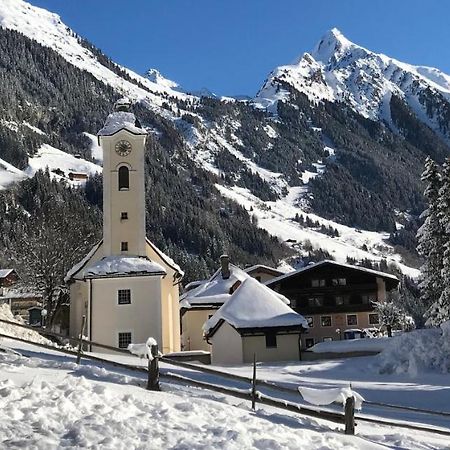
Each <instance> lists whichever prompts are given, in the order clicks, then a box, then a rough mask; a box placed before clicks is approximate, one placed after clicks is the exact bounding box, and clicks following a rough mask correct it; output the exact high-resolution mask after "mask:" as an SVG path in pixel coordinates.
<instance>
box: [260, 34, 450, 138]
mask: <svg viewBox="0 0 450 450" xmlns="http://www.w3.org/2000/svg"><path fill="white" fill-rule="evenodd" d="M284 83H287V84H289V85H290V86H292V87H293V88H294V89H296V90H297V91H299V92H302V93H304V94H306V95H307V96H308V98H309V99H310V100H311V101H313V102H317V101H321V100H328V101H331V102H337V101H339V102H344V103H346V104H348V105H349V106H351V107H352V108H353V109H354V110H355V111H356V112H358V113H359V114H361V115H363V116H364V117H367V118H370V119H373V120H385V121H386V122H387V123H388V124H392V120H391V118H390V108H389V105H390V100H391V97H392V95H396V96H398V97H400V98H401V99H404V101H405V102H406V103H407V104H408V105H409V107H410V108H411V109H412V110H413V111H414V113H415V114H416V115H417V117H418V118H419V119H420V120H422V121H423V122H424V123H426V124H427V125H429V126H430V127H431V128H433V129H434V130H436V131H438V132H439V133H440V134H442V135H444V136H445V137H446V138H447V139H449V140H450V123H449V121H450V76H449V75H447V74H445V73H443V72H441V71H440V70H438V69H435V68H432V67H425V66H413V65H410V64H406V63H403V62H400V61H398V60H396V59H394V58H391V57H389V56H386V55H383V54H381V53H375V52H372V51H370V50H367V49H366V48H364V47H361V46H359V45H357V44H354V43H353V42H350V41H349V40H348V39H347V38H346V37H345V36H344V35H343V34H342V33H341V32H340V31H339V30H338V29H336V28H334V29H332V30H330V31H329V32H327V33H326V34H325V35H324V36H323V37H322V39H320V41H319V42H318V43H317V45H316V46H315V47H314V49H313V51H312V52H311V53H305V54H303V55H302V56H301V57H300V58H299V59H298V61H296V62H295V63H294V64H292V65H285V66H280V67H278V68H276V69H275V70H274V71H273V72H272V73H271V74H270V76H269V78H268V79H267V80H266V81H265V83H264V85H263V86H262V88H261V90H260V91H259V92H258V94H257V96H256V98H255V102H256V103H257V104H258V105H259V106H262V107H272V108H273V107H274V105H275V104H276V102H278V100H280V99H284V98H286V96H287V92H286V90H285V89H284V86H283V84H284Z"/></svg>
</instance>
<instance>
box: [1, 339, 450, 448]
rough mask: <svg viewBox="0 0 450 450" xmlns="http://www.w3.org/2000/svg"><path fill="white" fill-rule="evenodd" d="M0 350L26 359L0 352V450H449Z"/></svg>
mask: <svg viewBox="0 0 450 450" xmlns="http://www.w3.org/2000/svg"><path fill="white" fill-rule="evenodd" d="M0 345H1V346H2V347H3V348H5V347H6V348H8V347H12V348H14V349H15V350H17V351H19V352H21V353H22V354H23V355H24V356H26V357H22V356H19V355H17V354H11V353H2V352H0V442H1V446H2V447H3V448H19V447H20V448H23V447H26V448H37V449H53V448H61V447H72V448H74V447H76V448H87V447H89V448H130V449H131V448H145V449H168V448H171V449H210V448H221V449H222V448H223V449H249V448H256V449H270V450H272V449H299V448H310V449H323V450H339V449H368V450H370V449H386V448H396V449H400V448H401V449H414V450H416V449H444V448H448V437H446V436H439V435H436V434H432V433H427V432H419V431H413V430H404V429H403V430H402V429H400V428H396V427H391V426H379V425H373V424H365V423H363V422H359V423H358V427H357V435H356V436H345V435H344V434H343V430H342V426H338V425H334V424H330V423H327V422H324V421H322V420H317V419H309V418H306V417H304V416H300V415H298V414H293V413H288V412H286V411H282V410H277V409H274V408H269V407H261V406H258V408H257V411H256V412H252V411H251V410H250V408H249V406H250V404H249V402H244V401H242V400H237V399H235V398H233V397H230V396H226V395H221V394H215V393H212V392H208V391H205V390H203V389H198V388H187V387H183V386H181V385H179V384H168V383H164V384H163V386H162V387H163V392H148V391H145V390H144V389H143V388H142V386H143V385H144V384H145V380H144V378H145V374H142V375H140V374H137V373H136V372H130V371H127V370H124V369H117V368H114V367H112V366H111V367H108V366H105V365H103V364H100V363H99V364H95V365H90V364H88V363H87V362H85V361H83V364H82V365H81V366H77V365H76V364H75V363H74V358H73V357H71V356H67V355H60V354H57V353H56V352H54V351H51V350H49V351H47V350H46V351H43V350H42V349H40V348H38V347H35V346H33V345H30V344H22V343H16V342H13V341H10V340H1V342H0ZM320 366H321V367H322V369H323V370H325V372H326V371H327V370H328V372H330V371H331V370H330V366H328V367H327V366H322V365H320ZM293 367H295V365H293V366H292V368H293ZM297 367H298V365H297ZM307 367H311V365H309V366H305V369H306V368H307ZM260 370H261V369H260ZM316 370H317V368H316ZM268 373H270V371H268ZM278 373H284V372H283V371H280V370H278ZM335 373H339V372H338V371H335ZM354 389H355V390H357V388H356V387H354Z"/></svg>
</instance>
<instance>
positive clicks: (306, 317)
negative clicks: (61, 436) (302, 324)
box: [305, 316, 314, 328]
mask: <svg viewBox="0 0 450 450" xmlns="http://www.w3.org/2000/svg"><path fill="white" fill-rule="evenodd" d="M305 319H306V322H308V327H309V328H312V327H313V326H314V317H311V316H305Z"/></svg>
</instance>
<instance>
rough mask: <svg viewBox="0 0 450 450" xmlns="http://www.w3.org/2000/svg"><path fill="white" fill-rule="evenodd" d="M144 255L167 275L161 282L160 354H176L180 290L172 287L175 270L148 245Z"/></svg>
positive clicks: (178, 345) (176, 286)
mask: <svg viewBox="0 0 450 450" xmlns="http://www.w3.org/2000/svg"><path fill="white" fill-rule="evenodd" d="M146 254H147V257H148V258H150V259H151V260H152V261H155V262H157V263H158V264H161V265H162V266H163V267H164V269H165V270H166V272H167V275H166V276H165V277H164V278H163V279H162V281H161V302H162V321H163V330H164V334H163V345H162V348H163V349H162V352H163V353H169V352H178V351H180V349H181V339H180V300H179V296H180V294H179V292H180V290H179V286H178V285H174V275H175V270H174V269H173V268H172V267H171V266H169V265H168V264H167V262H166V261H165V260H164V259H163V258H162V257H161V255H160V254H159V253H158V252H156V251H155V250H154V249H153V248H152V246H151V245H149V244H147V246H146Z"/></svg>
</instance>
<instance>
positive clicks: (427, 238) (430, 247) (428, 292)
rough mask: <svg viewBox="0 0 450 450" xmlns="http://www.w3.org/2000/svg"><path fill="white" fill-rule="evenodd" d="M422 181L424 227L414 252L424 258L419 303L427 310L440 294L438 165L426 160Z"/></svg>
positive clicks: (439, 177) (441, 244)
mask: <svg viewBox="0 0 450 450" xmlns="http://www.w3.org/2000/svg"><path fill="white" fill-rule="evenodd" d="M422 181H423V182H424V183H425V184H426V188H425V192H424V195H425V198H426V199H427V201H428V208H427V209H426V210H425V211H424V212H423V213H422V216H421V217H422V218H424V219H425V220H424V223H423V225H422V226H421V227H420V228H419V231H418V232H417V239H418V246H417V251H418V252H419V254H420V255H422V256H423V257H424V258H425V262H424V264H423V265H422V267H421V273H422V280H421V283H420V285H419V287H420V290H421V301H422V303H423V304H424V305H425V306H426V307H427V308H429V307H430V306H431V305H435V304H436V302H437V301H438V300H439V298H440V296H441V293H442V276H441V270H442V260H443V234H444V233H443V231H444V230H443V228H442V222H441V220H440V217H439V215H440V211H439V190H440V185H441V175H440V173H439V169H438V166H437V164H436V163H435V162H434V161H433V160H432V159H431V158H427V159H426V161H425V170H424V172H423V174H422ZM435 315H436V314H435V313H434V312H432V310H429V313H428V317H429V320H430V319H431V320H432V322H434V319H432V317H435Z"/></svg>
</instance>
